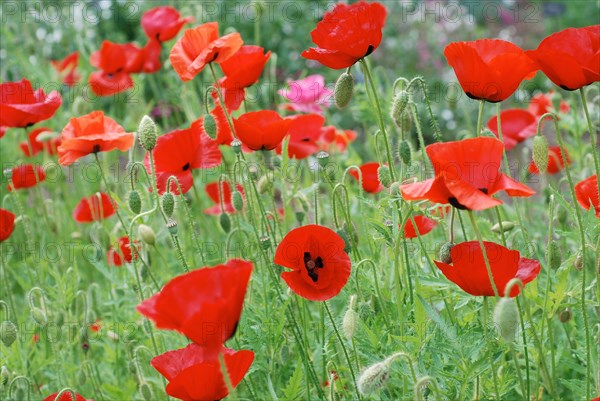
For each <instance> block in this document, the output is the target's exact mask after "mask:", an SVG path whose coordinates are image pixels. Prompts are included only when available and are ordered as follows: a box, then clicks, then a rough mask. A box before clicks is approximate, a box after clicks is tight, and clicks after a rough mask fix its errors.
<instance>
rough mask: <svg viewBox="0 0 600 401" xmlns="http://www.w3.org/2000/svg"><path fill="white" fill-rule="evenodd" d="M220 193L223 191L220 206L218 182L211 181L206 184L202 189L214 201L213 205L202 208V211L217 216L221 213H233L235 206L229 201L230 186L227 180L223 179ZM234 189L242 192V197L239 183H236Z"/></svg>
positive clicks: (242, 190)
mask: <svg viewBox="0 0 600 401" xmlns="http://www.w3.org/2000/svg"><path fill="white" fill-rule="evenodd" d="M221 186H222V189H221V191H222V193H223V206H221V197H220V196H219V195H220V193H219V182H218V181H217V182H211V183H208V184H206V186H205V187H204V190H205V191H206V193H207V194H208V197H209V198H210V199H211V200H212V201H213V202H214V205H213V206H211V207H209V208H206V209H204V213H206V214H210V215H213V216H218V215H220V214H223V213H229V214H231V213H234V212H235V208H234V207H233V204H232V203H231V186H230V185H229V183H228V182H227V181H223V182H222V184H221ZM236 189H237V190H238V191H239V192H240V194H242V198H243V196H244V188H243V187H242V186H241V185H239V184H238V185H237V186H236Z"/></svg>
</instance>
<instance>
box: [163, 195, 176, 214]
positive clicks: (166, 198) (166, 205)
mask: <svg viewBox="0 0 600 401" xmlns="http://www.w3.org/2000/svg"><path fill="white" fill-rule="evenodd" d="M162 208H163V212H165V214H166V215H167V217H171V216H173V210H174V209H175V197H174V196H173V194H172V193H170V192H165V193H164V194H163V196H162Z"/></svg>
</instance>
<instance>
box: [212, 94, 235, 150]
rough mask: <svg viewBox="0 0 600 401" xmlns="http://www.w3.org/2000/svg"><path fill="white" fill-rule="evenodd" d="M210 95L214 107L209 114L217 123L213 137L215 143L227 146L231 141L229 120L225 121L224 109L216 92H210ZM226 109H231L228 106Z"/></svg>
mask: <svg viewBox="0 0 600 401" xmlns="http://www.w3.org/2000/svg"><path fill="white" fill-rule="evenodd" d="M212 96H213V100H214V104H215V107H213V109H212V110H211V111H210V114H211V115H212V116H213V117H214V118H215V122H216V123H217V137H216V138H215V141H217V144H219V145H227V146H229V145H231V142H232V141H233V134H232V133H231V126H230V125H229V121H227V116H226V115H225V110H223V106H221V102H220V101H219V97H218V95H217V93H216V92H212ZM227 110H228V111H231V110H230V109H229V108H228V109H227Z"/></svg>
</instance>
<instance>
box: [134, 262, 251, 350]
mask: <svg viewBox="0 0 600 401" xmlns="http://www.w3.org/2000/svg"><path fill="white" fill-rule="evenodd" d="M252 268H253V266H252V263H251V262H247V261H245V260H240V259H232V260H230V261H228V262H227V263H226V264H224V265H218V266H214V267H203V268H201V269H197V270H193V271H191V272H189V273H186V274H183V275H180V276H177V277H175V278H174V279H172V280H171V281H169V282H168V283H167V284H166V285H165V286H164V287H163V289H162V290H161V291H160V292H159V293H157V294H155V295H153V296H152V297H150V298H148V299H146V300H145V301H143V302H142V303H140V304H139V305H138V306H137V310H138V312H140V313H141V314H142V315H144V316H146V317H147V318H148V319H150V320H152V321H154V323H156V327H157V328H159V329H168V330H176V331H178V332H180V333H182V334H183V335H185V336H186V337H187V338H189V339H190V340H191V341H193V342H195V343H196V344H199V345H203V346H206V347H209V348H210V351H211V353H212V352H218V351H219V350H220V348H221V346H222V344H223V343H224V342H225V341H227V340H228V339H229V338H231V337H232V336H233V335H234V334H235V329H236V328H237V325H238V322H239V320H240V315H241V313H242V306H243V304H244V297H245V295H246V287H247V286H248V281H249V280H250V275H251V274H252Z"/></svg>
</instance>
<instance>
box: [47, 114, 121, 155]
mask: <svg viewBox="0 0 600 401" xmlns="http://www.w3.org/2000/svg"><path fill="white" fill-rule="evenodd" d="M60 140H61V144H60V146H59V147H58V157H59V159H58V162H59V163H60V164H61V165H63V166H68V165H70V164H73V163H74V162H75V161H76V160H78V159H80V158H82V157H84V156H87V155H89V154H91V153H98V152H110V151H111V150H114V149H119V150H120V151H121V152H124V151H126V150H128V149H129V148H131V146H133V134H132V133H128V132H125V129H123V127H121V126H120V125H119V124H117V122H116V121H115V120H113V119H112V118H110V117H106V116H105V115H104V112H102V111H93V112H91V113H89V114H86V115H84V116H81V117H77V118H71V121H70V122H69V124H67V125H66V126H65V128H63V130H62V132H61V136H60Z"/></svg>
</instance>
